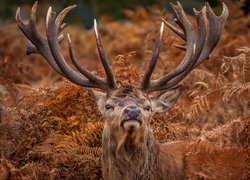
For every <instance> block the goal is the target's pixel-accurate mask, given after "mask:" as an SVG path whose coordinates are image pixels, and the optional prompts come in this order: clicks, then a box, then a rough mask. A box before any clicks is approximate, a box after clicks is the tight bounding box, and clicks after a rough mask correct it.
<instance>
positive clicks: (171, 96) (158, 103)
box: [150, 85, 182, 112]
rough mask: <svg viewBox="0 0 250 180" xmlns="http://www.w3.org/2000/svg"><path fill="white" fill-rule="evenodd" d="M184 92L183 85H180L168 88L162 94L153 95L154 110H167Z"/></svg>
mask: <svg viewBox="0 0 250 180" xmlns="http://www.w3.org/2000/svg"><path fill="white" fill-rule="evenodd" d="M181 92H182V85H178V86H176V87H174V88H173V89H170V90H167V91H165V92H163V93H161V94H160V95H157V96H153V97H151V98H150V99H151V103H152V110H153V112H166V111H168V110H170V109H171V108H172V107H173V106H174V104H175V103H176V101H177V99H178V98H179V97H180V95H181Z"/></svg>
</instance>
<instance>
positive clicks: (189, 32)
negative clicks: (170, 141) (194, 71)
mask: <svg viewBox="0 0 250 180" xmlns="http://www.w3.org/2000/svg"><path fill="white" fill-rule="evenodd" d="M171 5H172V7H173V9H174V11H175V13H176V15H177V18H178V19H179V21H180V22H181V23H182V24H183V27H184V32H185V37H186V39H187V42H188V43H187V53H186V55H185V57H184V59H183V61H182V63H181V64H180V65H179V66H178V67H177V68H176V69H174V70H173V71H172V72H170V73H169V74H167V75H166V76H164V77H162V78H160V79H159V80H157V81H154V82H152V84H151V86H150V87H149V88H147V91H152V90H153V89H158V88H159V87H161V86H163V85H164V84H165V83H166V82H167V81H168V80H170V79H171V78H172V77H174V76H176V74H180V73H181V72H183V71H184V70H185V69H186V68H187V67H188V66H190V64H193V63H195V62H194V61H195V59H193V58H191V57H192V55H193V53H194V49H195V48H194V45H195V41H196V39H197V37H196V34H195V30H194V28H193V26H192V24H191V23H190V21H189V20H188V18H187V17H186V15H185V13H184V10H183V8H182V6H181V4H180V3H177V5H174V4H171Z"/></svg>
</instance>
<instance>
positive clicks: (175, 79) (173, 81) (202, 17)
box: [155, 7, 207, 89]
mask: <svg viewBox="0 0 250 180" xmlns="http://www.w3.org/2000/svg"><path fill="white" fill-rule="evenodd" d="M194 13H195V16H196V17H197V25H198V35H197V39H196V43H195V45H194V47H193V48H194V50H193V56H192V59H193V60H192V61H190V62H191V63H190V64H189V66H188V67H184V68H183V69H182V70H179V71H172V72H173V73H172V74H171V73H169V75H166V77H168V78H166V79H165V84H164V85H160V89H168V88H171V87H173V86H175V85H177V84H178V83H179V82H180V81H181V80H182V79H183V78H184V77H185V76H186V75H187V74H188V73H189V72H190V71H191V70H192V69H193V68H194V66H195V64H196V63H197V61H198V58H199V56H200V54H201V52H202V50H203V49H204V45H205V43H206V33H207V28H206V26H207V19H206V7H203V8H202V10H201V11H197V10H196V9H194ZM181 64H182V63H181ZM181 64H180V65H179V66H181ZM174 72H175V73H174ZM155 88H159V87H155Z"/></svg>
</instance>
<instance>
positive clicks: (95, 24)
mask: <svg viewBox="0 0 250 180" xmlns="http://www.w3.org/2000/svg"><path fill="white" fill-rule="evenodd" d="M94 31H95V35H96V38H98V29H97V22H96V19H94Z"/></svg>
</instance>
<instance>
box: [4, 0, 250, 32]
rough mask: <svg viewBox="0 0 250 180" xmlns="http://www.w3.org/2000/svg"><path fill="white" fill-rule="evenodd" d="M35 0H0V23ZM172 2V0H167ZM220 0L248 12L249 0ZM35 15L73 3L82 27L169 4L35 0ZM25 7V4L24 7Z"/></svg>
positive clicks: (200, 1)
mask: <svg viewBox="0 0 250 180" xmlns="http://www.w3.org/2000/svg"><path fill="white" fill-rule="evenodd" d="M179 1H180V2H181V4H182V5H183V6H184V8H185V10H186V12H188V13H191V12H192V8H193V7H196V8H197V9H199V7H202V6H203V5H204V2H206V1H207V2H209V3H210V5H211V6H212V7H214V8H217V7H218V6H220V5H221V2H222V1H221V0H189V1H185V0H179ZM34 2H35V0H21V1H20V0H1V1H0V23H1V24H3V23H8V22H11V21H13V20H14V14H15V11H16V9H17V7H18V6H21V7H23V8H24V9H25V7H29V6H30V5H32V4H33V3H34ZM171 2H175V1H173V0H172V1H171ZM224 2H226V3H227V2H228V3H239V2H241V7H240V8H241V10H242V12H243V13H244V14H245V15H247V14H248V13H249V12H250V0H226V1H224ZM39 4H40V5H39V6H40V7H39V15H41V16H42V15H45V13H46V10H47V8H48V6H49V5H53V7H54V9H62V8H64V7H66V6H68V5H72V4H77V5H78V7H77V10H75V11H74V13H73V15H71V20H74V21H76V22H78V23H79V24H81V25H83V26H84V27H86V28H87V29H88V28H91V27H92V23H93V18H100V17H106V18H108V19H109V20H111V19H115V20H117V19H120V20H124V19H126V16H125V15H124V13H123V11H124V9H126V10H127V9H130V10H134V9H135V8H136V7H138V6H141V7H152V6H156V7H160V8H163V7H164V8H165V9H168V10H170V9H171V8H170V5H169V1H168V0H144V1H141V0H120V1H116V0H102V1H100V0H81V1H79V0H67V1H59V0H53V1H50V2H49V1H46V0H40V1H39ZM26 10H28V8H26ZM26 13H27V12H25V11H24V13H23V16H24V17H26V16H27V15H26Z"/></svg>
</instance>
